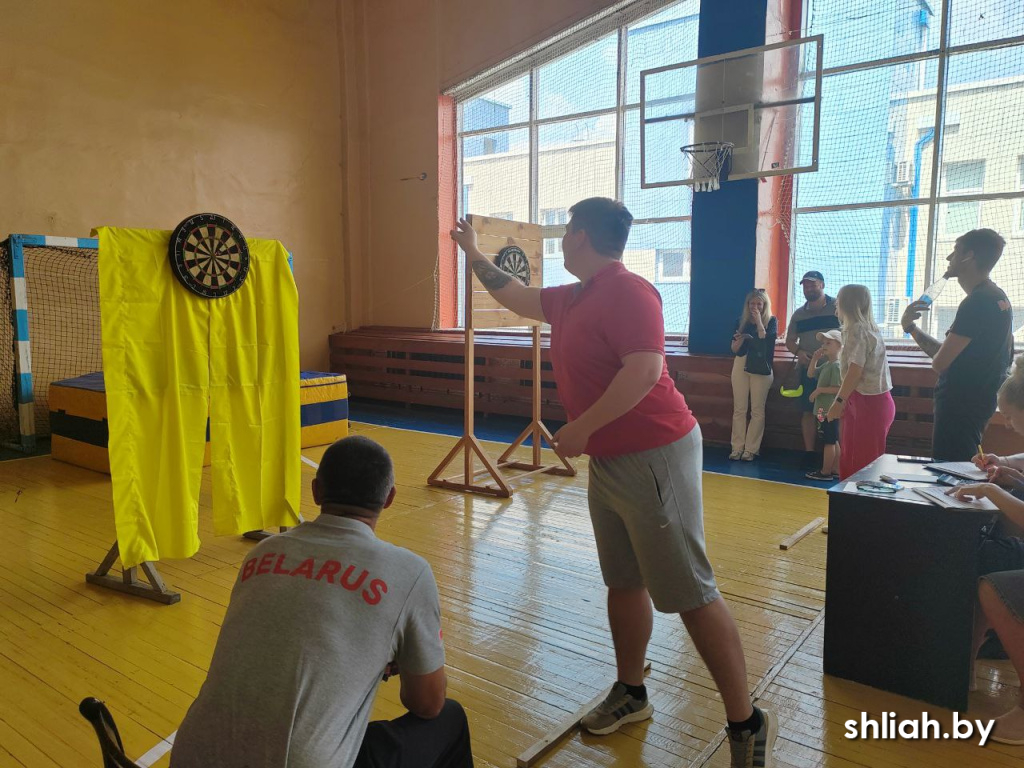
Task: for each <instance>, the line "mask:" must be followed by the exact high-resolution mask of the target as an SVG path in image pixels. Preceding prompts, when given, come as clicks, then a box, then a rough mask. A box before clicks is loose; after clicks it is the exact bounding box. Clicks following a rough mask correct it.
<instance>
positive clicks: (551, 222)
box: [458, 0, 699, 334]
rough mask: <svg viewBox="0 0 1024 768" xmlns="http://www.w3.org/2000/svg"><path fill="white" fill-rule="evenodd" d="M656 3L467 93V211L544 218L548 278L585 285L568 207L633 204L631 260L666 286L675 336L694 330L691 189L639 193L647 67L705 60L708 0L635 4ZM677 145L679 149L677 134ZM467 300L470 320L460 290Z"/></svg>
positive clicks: (461, 122)
mask: <svg viewBox="0 0 1024 768" xmlns="http://www.w3.org/2000/svg"><path fill="white" fill-rule="evenodd" d="M653 5H657V6H660V7H659V9H658V10H657V11H656V12H654V13H650V11H649V10H648V15H646V16H644V17H640V18H627V19H625V21H624V22H623V23H621V24H620V26H618V27H617V28H614V29H610V30H609V29H600V30H598V31H596V32H595V33H593V34H591V35H589V36H584V37H582V38H581V36H580V35H578V34H577V35H574V36H573V38H572V40H573V41H574V42H573V43H572V44H570V45H567V46H566V47H565V48H564V49H562V50H558V51H556V52H555V53H551V54H545V55H544V56H542V57H541V60H539V61H537V62H536V63H535V64H534V65H533V66H530V67H529V68H528V71H525V72H522V71H521V69H522V68H521V67H519V68H517V69H513V71H512V73H511V74H510V76H509V77H508V78H507V79H505V80H504V81H503V82H497V83H495V82H494V81H493V80H492V81H490V82H489V83H488V84H487V85H486V87H485V90H484V91H483V92H480V93H470V94H466V95H461V96H460V97H459V104H458V137H459V164H460V165H459V172H460V176H461V184H462V189H463V190H465V192H464V194H463V195H462V197H461V205H462V210H461V211H460V214H467V213H476V214H482V215H487V214H490V215H491V216H495V215H502V216H503V217H506V216H505V214H508V216H507V218H512V219H515V220H516V221H529V222H533V223H536V224H540V225H541V226H542V227H543V235H544V249H543V250H544V275H543V282H544V285H562V284H565V283H568V282H573V281H575V278H574V277H573V276H572V275H570V274H569V273H568V272H566V270H565V267H564V265H563V260H562V252H561V238H562V235H563V234H564V232H565V224H566V221H567V219H568V210H569V208H570V207H571V206H572V205H573V203H575V202H577V201H579V200H581V199H583V198H586V197H593V196H604V197H614V198H617V199H621V200H623V201H624V202H625V204H626V205H627V207H628V208H629V209H630V211H631V212H632V214H633V216H634V225H633V231H632V234H631V235H630V239H629V243H628V244H627V246H626V253H625V256H624V262H625V264H626V266H627V267H629V269H631V270H633V271H634V272H637V273H638V274H640V275H642V276H644V277H645V278H647V279H648V280H650V281H651V282H653V283H654V284H655V285H656V286H657V287H658V289H659V291H660V292H661V294H662V297H663V299H664V308H665V329H666V332H667V333H669V334H685V333H686V332H687V330H688V327H689V316H690V310H689V302H690V283H689V281H690V268H689V267H690V260H689V248H690V223H689V222H690V210H691V194H692V193H691V191H690V189H689V188H688V187H678V188H673V189H654V190H642V189H640V155H639V125H640V120H639V101H640V72H641V71H642V70H644V69H650V68H652V67H657V66H660V65H663V64H672V63H677V62H680V61H686V60H689V59H694V58H696V57H697V20H698V13H699V0H682V1H681V2H672V3H670V2H665V3H651V2H649V1H648V2H645V3H638V4H637V7H638V8H641V7H642V8H647V9H650V8H651V7H652V6H653ZM636 15H637V13H634V14H633V16H634V17H635V16H636ZM584 32H585V31H584ZM671 149H672V150H673V151H674V152H675V153H676V154H678V151H679V149H678V142H677V141H674V142H672V147H671ZM666 151H668V150H666ZM470 191H471V193H470ZM495 212H498V213H495ZM462 258H463V255H462V254H461V252H460V254H459V259H460V264H461V263H462V262H461V259H462ZM459 275H460V280H461V275H462V269H461V268H460V269H459ZM459 289H460V290H459V294H460V297H461V296H462V295H463V291H464V286H462V285H460V286H459ZM459 307H460V309H459V312H460V316H459V322H460V324H462V323H463V322H464V318H463V317H462V315H461V312H462V309H461V307H462V301H461V298H460V301H459Z"/></svg>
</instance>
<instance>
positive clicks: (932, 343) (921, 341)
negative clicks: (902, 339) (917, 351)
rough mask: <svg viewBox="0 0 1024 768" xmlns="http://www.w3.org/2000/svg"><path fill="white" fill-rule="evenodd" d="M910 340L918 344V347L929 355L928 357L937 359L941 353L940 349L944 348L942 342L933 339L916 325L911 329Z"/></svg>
mask: <svg viewBox="0 0 1024 768" xmlns="http://www.w3.org/2000/svg"><path fill="white" fill-rule="evenodd" d="M910 338H912V339H913V340H914V341H915V342H917V346H919V347H920V348H921V350H922V351H923V352H924V353H925V354H926V355H928V357H935V356H936V355H937V354H938V353H939V347H941V346H942V342H940V341H939V340H938V339H933V338H932V337H931V336H929V335H928V334H927V333H925V332H924V331H923V330H921V328H919V327H918V326H917V325H914V327H913V328H911V329H910Z"/></svg>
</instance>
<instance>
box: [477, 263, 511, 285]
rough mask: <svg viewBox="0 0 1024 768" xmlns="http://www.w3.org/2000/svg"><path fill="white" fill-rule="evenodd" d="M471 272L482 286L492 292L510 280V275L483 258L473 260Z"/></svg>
mask: <svg viewBox="0 0 1024 768" xmlns="http://www.w3.org/2000/svg"><path fill="white" fill-rule="evenodd" d="M473 272H474V273H475V274H476V276H477V277H478V278H479V279H480V282H481V283H483V285H484V288H486V289H487V290H488V291H491V292H494V291H496V290H498V289H499V288H504V287H505V286H506V285H508V284H509V283H510V282H512V276H511V275H508V274H506V273H504V272H502V271H501V270H500V269H498V267H496V266H495V265H494V264H492V263H491V262H490V261H488V260H485V259H478V260H477V261H474V262H473Z"/></svg>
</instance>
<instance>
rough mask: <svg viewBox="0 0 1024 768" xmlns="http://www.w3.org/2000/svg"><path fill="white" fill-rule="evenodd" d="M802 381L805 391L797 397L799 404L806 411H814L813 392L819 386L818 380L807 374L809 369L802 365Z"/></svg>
mask: <svg viewBox="0 0 1024 768" xmlns="http://www.w3.org/2000/svg"><path fill="white" fill-rule="evenodd" d="M800 383H801V384H802V385H803V388H804V393H803V394H802V395H800V397H798V398H797V400H798V401H799V402H798V403H797V405H799V406H800V410H801V411H803V412H804V413H814V401H813V400H811V392H813V391H814V389H815V387H817V386H818V380H817V379H812V378H811V377H810V376H808V375H807V369H806V368H805V367H804V366H800Z"/></svg>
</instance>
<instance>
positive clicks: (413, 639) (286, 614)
mask: <svg viewBox="0 0 1024 768" xmlns="http://www.w3.org/2000/svg"><path fill="white" fill-rule="evenodd" d="M392 660H396V661H397V662H398V666H399V669H400V670H401V671H402V672H403V673H405V672H409V673H412V674H414V675H425V674H429V673H431V672H434V671H436V670H438V669H440V668H441V667H442V666H444V647H443V645H442V641H441V608H440V603H439V600H438V595H437V584H436V583H435V582H434V575H433V573H431V570H430V566H429V565H428V564H427V562H426V561H425V560H424V559H423V558H422V557H420V556H419V555H416V554H413V553H412V552H410V551H409V550H407V549H402V548H400V547H396V546H394V545H392V544H388V543H387V542H384V541H381V540H380V539H378V538H377V537H376V536H375V535H374V533H373V531H372V530H370V528H369V526H367V525H366V524H364V523H361V522H359V521H358V520H351V519H347V518H342V517H334V516H331V515H321V516H320V517H319V518H317V519H316V520H314V521H312V522H308V523H303V524H302V525H300V526H298V527H297V528H294V529H292V530H290V531H288V532H287V533H283V534H279V535H277V536H274V537H272V538H269V539H266V540H265V541H263V542H261V543H260V544H259V545H258V546H257V547H256V548H255V549H253V551H252V554H251V555H250V556H249V557H248V558H247V559H246V561H245V563H244V564H243V565H242V569H241V571H240V573H239V575H238V579H237V581H236V582H235V586H234V590H233V591H232V593H231V603H230V604H229V605H228V610H227V614H226V615H225V616H224V624H223V626H222V627H221V631H220V637H219V638H218V639H217V647H216V649H215V650H214V653H213V660H212V661H211V662H210V671H209V674H208V675H207V678H206V682H205V683H203V687H202V690H201V691H200V692H199V696H198V697H196V700H195V701H194V702H193V703H192V706H191V708H190V709H189V711H188V714H186V715H185V720H184V722H182V724H181V728H179V729H178V734H177V736H176V738H175V742H174V749H173V750H172V753H171V766H172V768H200V766H202V767H203V768H212V766H217V768H257V767H258V766H259V767H262V766H275V767H279V768H285V767H286V766H287V768H348V766H351V765H352V764H353V762H354V761H355V758H356V755H357V754H358V752H359V747H360V745H361V743H362V740H363V735H364V733H365V732H366V726H367V723H368V721H369V717H370V709H371V707H372V705H373V698H374V694H375V693H376V691H377V686H378V685H379V684H380V682H381V675H382V674H383V672H384V670H385V667H386V666H387V664H388V663H389V662H390V661H392Z"/></svg>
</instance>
